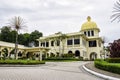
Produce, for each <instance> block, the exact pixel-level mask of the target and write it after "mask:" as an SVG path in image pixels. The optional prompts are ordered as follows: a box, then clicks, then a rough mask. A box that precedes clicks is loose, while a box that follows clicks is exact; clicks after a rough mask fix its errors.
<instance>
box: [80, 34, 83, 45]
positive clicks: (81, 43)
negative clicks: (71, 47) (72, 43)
mask: <svg viewBox="0 0 120 80" xmlns="http://www.w3.org/2000/svg"><path fill="white" fill-rule="evenodd" d="M82 45H83V42H82V37H81V36H80V46H82Z"/></svg>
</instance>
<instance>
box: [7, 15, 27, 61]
mask: <svg viewBox="0 0 120 80" xmlns="http://www.w3.org/2000/svg"><path fill="white" fill-rule="evenodd" d="M9 24H10V26H11V27H12V28H14V29H15V30H16V32H17V33H16V41H15V59H17V50H18V32H19V31H20V30H21V29H25V27H26V25H25V22H24V20H23V19H22V18H21V17H20V16H18V17H16V16H15V17H14V18H12V19H11V20H10V23H9Z"/></svg>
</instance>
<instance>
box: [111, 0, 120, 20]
mask: <svg viewBox="0 0 120 80" xmlns="http://www.w3.org/2000/svg"><path fill="white" fill-rule="evenodd" d="M113 9H114V10H113V15H112V16H111V19H112V22H113V21H115V20H118V22H120V0H118V1H116V3H115V4H114V7H113Z"/></svg>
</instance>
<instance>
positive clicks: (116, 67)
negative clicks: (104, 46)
mask: <svg viewBox="0 0 120 80" xmlns="http://www.w3.org/2000/svg"><path fill="white" fill-rule="evenodd" d="M94 65H95V67H96V68H99V69H103V70H106V71H109V72H113V73H117V74H120V64H115V63H108V62H106V61H99V60H95V61H94Z"/></svg>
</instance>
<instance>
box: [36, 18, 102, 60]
mask: <svg viewBox="0 0 120 80" xmlns="http://www.w3.org/2000/svg"><path fill="white" fill-rule="evenodd" d="M99 32H100V29H99V28H98V26H97V24H96V23H95V22H93V21H91V17H90V16H88V17H87V21H86V22H85V23H83V24H82V26H81V30H80V31H79V32H74V33H67V34H62V33H61V32H58V33H55V34H53V35H49V36H43V37H40V38H39V39H37V40H38V41H39V47H47V48H49V49H50V50H49V52H48V53H49V54H52V53H53V54H55V55H56V54H59V55H61V54H71V53H73V54H74V55H75V57H83V59H87V60H94V59H96V58H101V54H102V51H103V43H102V38H101V37H99Z"/></svg>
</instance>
